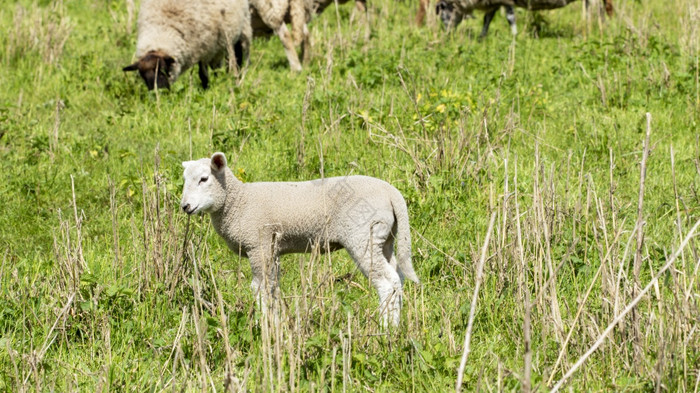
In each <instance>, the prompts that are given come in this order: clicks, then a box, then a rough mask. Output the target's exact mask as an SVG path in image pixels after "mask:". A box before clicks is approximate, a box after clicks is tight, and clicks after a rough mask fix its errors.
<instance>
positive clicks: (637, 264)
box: [632, 113, 651, 370]
mask: <svg viewBox="0 0 700 393" xmlns="http://www.w3.org/2000/svg"><path fill="white" fill-rule="evenodd" d="M646 118H647V128H646V136H645V138H644V152H643V153H642V163H641V167H640V174H639V199H638V202H637V224H636V225H635V232H636V233H637V252H636V253H635V256H634V266H633V277H634V287H633V288H632V297H635V296H636V294H637V291H638V290H639V288H640V285H641V284H640V282H639V273H640V272H641V269H642V246H643V244H644V228H643V227H644V217H643V216H642V208H643V206H644V184H645V180H646V176H647V159H648V158H649V135H650V134H651V113H647V114H646ZM640 319H641V318H640V316H639V315H638V314H637V312H636V310H633V311H632V329H633V332H634V333H633V334H634V348H635V350H634V352H635V356H634V358H635V359H636V360H641V359H643V357H644V351H643V350H642V343H641V327H640V324H641V321H640ZM639 366H640V364H639V363H637V369H638V370H639Z"/></svg>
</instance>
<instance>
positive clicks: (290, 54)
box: [275, 23, 301, 71]
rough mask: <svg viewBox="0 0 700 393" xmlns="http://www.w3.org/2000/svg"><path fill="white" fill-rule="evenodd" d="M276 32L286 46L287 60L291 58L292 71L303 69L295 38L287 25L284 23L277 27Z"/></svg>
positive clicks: (290, 66)
mask: <svg viewBox="0 0 700 393" xmlns="http://www.w3.org/2000/svg"><path fill="white" fill-rule="evenodd" d="M275 33H276V34H277V36H278V37H279V38H280V41H282V46H284V53H285V54H286V55H287V60H289V68H291V69H292V71H301V63H299V56H298V55H297V50H296V48H295V47H294V40H293V39H292V35H291V34H290V33H289V30H288V29H287V25H285V24H284V23H282V24H280V26H279V27H278V28H277V29H276V31H275Z"/></svg>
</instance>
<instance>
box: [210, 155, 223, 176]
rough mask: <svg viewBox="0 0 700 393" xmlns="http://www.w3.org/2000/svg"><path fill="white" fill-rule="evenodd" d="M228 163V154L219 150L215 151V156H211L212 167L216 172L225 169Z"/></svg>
mask: <svg viewBox="0 0 700 393" xmlns="http://www.w3.org/2000/svg"><path fill="white" fill-rule="evenodd" d="M226 165H227V163H226V156H225V155H224V153H221V152H217V153H214V155H213V156H211V169H212V170H213V171H214V172H219V171H221V170H223V169H224V168H226Z"/></svg>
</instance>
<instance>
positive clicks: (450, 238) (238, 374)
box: [0, 0, 700, 392]
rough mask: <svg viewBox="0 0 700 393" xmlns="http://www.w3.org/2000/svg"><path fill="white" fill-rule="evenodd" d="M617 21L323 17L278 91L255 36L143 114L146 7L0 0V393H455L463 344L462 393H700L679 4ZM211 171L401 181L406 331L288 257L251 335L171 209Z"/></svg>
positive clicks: (219, 251)
mask: <svg viewBox="0 0 700 393" xmlns="http://www.w3.org/2000/svg"><path fill="white" fill-rule="evenodd" d="M615 7H616V15H615V16H614V17H613V18H611V19H607V20H601V19H600V18H599V16H598V13H597V11H596V12H594V11H592V10H591V12H589V13H586V12H584V9H583V7H582V3H581V2H576V3H573V4H572V5H570V6H569V7H567V8H565V9H561V10H556V11H551V12H544V13H541V14H539V15H534V16H533V15H529V14H528V13H526V12H524V11H523V10H518V12H517V17H518V22H519V30H520V33H519V34H518V36H517V37H516V38H515V39H513V38H512V37H511V35H510V33H509V28H508V24H507V23H506V21H505V18H504V16H503V15H501V14H499V15H497V16H496V18H495V19H494V21H493V23H492V25H491V31H490V34H489V36H488V37H487V38H486V39H485V40H483V41H479V40H478V39H477V38H476V37H477V35H478V32H479V31H480V29H481V19H480V18H481V14H477V19H472V20H467V21H465V22H464V23H462V25H461V26H459V28H458V29H457V30H456V31H455V32H454V33H453V34H447V33H445V32H444V31H443V29H442V28H441V26H439V25H438V24H437V21H436V20H435V17H434V15H433V14H432V13H430V15H431V18H429V20H428V23H427V25H426V26H425V27H417V26H416V25H415V24H414V23H413V21H412V20H413V15H414V13H415V10H416V8H417V2H409V1H395V0H377V1H372V0H371V1H370V3H369V15H370V26H371V37H370V39H369V40H368V41H365V38H364V25H363V23H364V22H363V19H362V18H361V17H360V15H358V14H357V13H356V12H355V11H353V5H352V4H345V5H341V6H339V7H338V8H337V11H336V8H335V7H333V6H332V7H329V8H328V9H327V10H326V11H325V13H324V14H323V15H321V16H320V17H318V18H316V19H314V20H313V21H312V22H311V24H310V29H311V33H312V38H313V45H314V46H313V51H312V54H311V60H310V63H309V64H308V65H307V66H306V68H305V69H304V71H303V72H302V73H300V74H292V73H290V71H289V69H288V65H287V61H286V58H285V56H284V52H283V50H282V47H281V44H280V42H279V40H277V39H269V40H266V39H257V38H256V39H255V40H254V42H253V48H252V51H251V57H250V59H251V62H250V66H249V67H248V68H247V69H246V70H245V71H244V73H243V74H242V75H241V77H240V78H239V79H238V80H237V79H236V77H235V76H234V75H233V74H227V73H224V72H220V73H218V74H216V75H214V76H213V77H212V83H211V87H210V89H209V90H206V91H204V90H202V88H201V87H200V85H199V80H198V77H197V75H196V71H195V72H187V73H185V74H184V75H182V76H181V78H180V79H179V80H178V81H177V82H176V83H175V85H174V86H173V88H172V90H170V91H165V90H161V91H158V92H157V93H155V92H148V91H147V90H146V88H145V86H143V83H142V82H141V81H140V80H139V79H137V76H135V75H134V74H133V73H131V74H126V73H123V72H122V71H121V67H123V66H125V65H127V64H130V63H131V61H132V60H133V59H132V56H133V53H134V50H135V41H136V23H135V20H136V13H137V11H138V2H136V4H133V3H132V2H131V1H130V0H125V1H122V0H111V1H107V0H73V1H64V0H40V1H38V2H30V1H25V0H22V1H4V2H2V3H0V31H2V33H1V34H0V65H1V67H0V157H1V158H2V159H1V160H0V172H1V173H2V179H3V181H2V182H0V206H2V207H1V208H0V228H2V229H1V230H0V258H1V262H0V391H16V392H33V391H57V392H62V391H65V392H67V391H85V392H93V391H95V392H106V391H130V392H145V391H149V392H159V391H225V390H227V389H228V390H231V391H238V390H239V389H240V390H248V391H252V392H267V391H304V392H306V391H314V392H316V391H318V392H341V391H342V392H349V391H358V392H399V391H403V392H442V391H451V390H454V389H455V383H456V381H457V375H458V369H459V368H460V361H461V357H462V354H463V353H464V344H465V336H466V335H467V332H469V341H468V342H469V353H468V357H467V358H466V363H464V365H465V367H464V369H463V371H464V382H463V385H462V389H463V390H464V391H549V390H550V389H552V388H555V389H558V388H559V387H560V386H561V388H562V389H563V390H565V391H593V392H602V391H624V392H651V391H655V392H698V391H699V389H700V305H699V303H700V273H699V267H700V253H699V251H700V237H699V235H698V234H697V232H698V230H697V226H695V225H696V223H697V222H698V220H700V125H699V123H700V83H699V77H698V75H699V73H700V67H699V55H700V52H699V49H700V1H698V0H685V1H681V0H669V1H659V0H653V1H651V0H650V1H630V0H617V1H616V2H615ZM647 113H649V114H650V117H649V118H648V117H647V115H646V114H647ZM647 135H648V141H646V142H645V140H646V139H647ZM215 151H222V152H225V153H226V154H227V156H228V158H229V164H230V166H231V167H232V168H233V169H234V171H235V172H236V173H237V174H238V176H239V177H240V178H241V179H242V180H244V181H263V180H264V181H281V180H308V179H314V178H318V177H321V176H342V175H347V174H363V175H370V176H375V177H379V178H381V179H384V180H387V181H389V182H391V183H392V184H393V185H394V186H396V187H397V188H398V189H399V190H400V191H401V192H402V193H403V195H404V196H405V198H406V200H407V202H408V208H409V214H410V219H411V226H412V237H413V265H414V266H415V268H416V270H417V273H418V276H419V277H420V278H421V280H422V285H420V286H418V285H414V284H413V283H410V282H408V283H406V285H405V286H404V291H405V299H404V309H403V310H402V315H401V318H402V321H401V326H400V327H399V328H398V329H394V330H390V331H385V330H383V329H382V328H381V327H380V321H379V318H378V312H377V296H376V293H375V292H374V290H373V289H372V287H371V285H370V283H369V282H368V280H367V279H366V278H365V277H364V276H363V275H362V274H361V273H360V272H359V271H358V270H357V268H356V267H355V265H354V264H353V262H352V260H351V259H350V258H349V257H348V255H347V254H346V253H345V252H344V251H340V252H336V253H333V254H330V255H317V254H305V255H292V256H285V257H283V259H282V270H283V275H282V282H281V289H282V307H281V311H280V320H281V323H280V324H274V323H271V321H270V319H269V318H268V317H267V316H266V315H263V314H262V313H261V312H260V311H259V310H257V311H256V307H255V302H254V298H253V294H252V293H251V290H250V280H251V272H250V266H249V264H248V262H247V260H245V259H240V258H239V257H237V256H236V255H235V254H234V253H233V252H231V251H230V250H228V249H227V247H226V245H225V243H224V242H223V240H222V239H220V238H219V237H218V236H217V235H216V233H214V231H213V229H212V228H211V225H210V221H209V218H208V217H198V216H194V217H188V216H187V215H185V214H184V213H182V212H181V211H180V210H179V199H180V192H181V189H182V183H183V180H182V167H181V165H180V163H181V162H182V161H185V160H189V159H191V158H200V157H204V156H209V155H210V154H211V153H213V152H215ZM645 152H647V153H648V154H645ZM491 217H493V218H494V220H493V225H491V226H490V225H489V224H490V222H491V220H490V219H491ZM484 247H485V248H484ZM482 248H484V251H483V257H482ZM481 269H483V275H480V274H479V272H480V270H481ZM648 285H649V286H648ZM474 296H476V297H474ZM637 300H639V302H638V303H637V302H636V301H637ZM628 306H629V307H628ZM470 315H471V316H472V317H473V321H472V322H473V323H471V324H470V323H469V321H470ZM618 316H619V317H620V318H619V320H620V322H619V323H617V324H616V323H615V321H617V320H616V317H618ZM608 327H610V329H608V330H606V329H607V328H608ZM589 349H596V350H595V351H593V352H592V353H590V354H587V351H588V350H589ZM579 359H580V360H582V361H583V362H582V363H577V361H579ZM570 370H571V371H572V372H571V373H569V375H567V372H569V371H570ZM565 375H566V380H565V381H563V384H561V385H557V383H558V382H559V381H560V380H562V379H563V377H564V376H565Z"/></svg>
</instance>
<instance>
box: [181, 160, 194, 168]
mask: <svg viewBox="0 0 700 393" xmlns="http://www.w3.org/2000/svg"><path fill="white" fill-rule="evenodd" d="M190 165H192V161H183V162H182V167H183V168H185V169H187V167H188V166H190Z"/></svg>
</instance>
